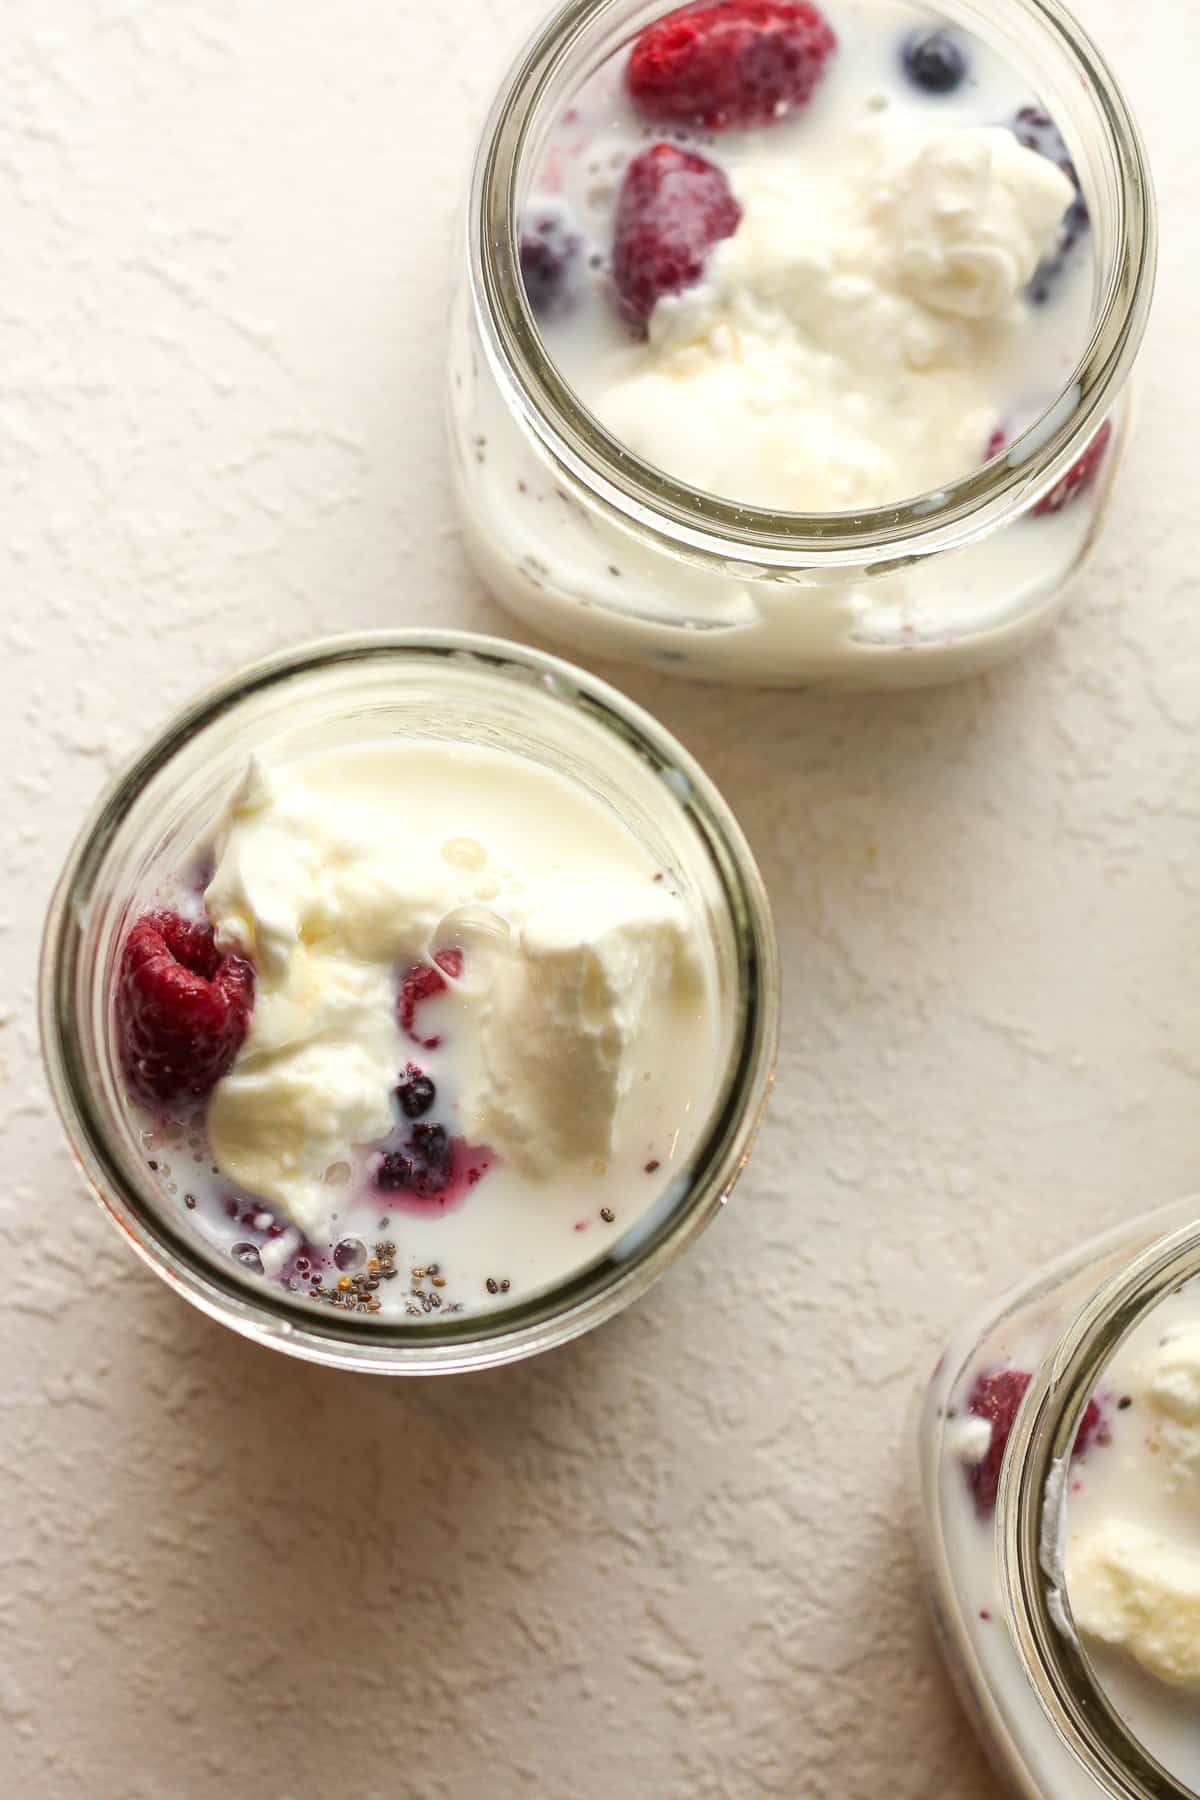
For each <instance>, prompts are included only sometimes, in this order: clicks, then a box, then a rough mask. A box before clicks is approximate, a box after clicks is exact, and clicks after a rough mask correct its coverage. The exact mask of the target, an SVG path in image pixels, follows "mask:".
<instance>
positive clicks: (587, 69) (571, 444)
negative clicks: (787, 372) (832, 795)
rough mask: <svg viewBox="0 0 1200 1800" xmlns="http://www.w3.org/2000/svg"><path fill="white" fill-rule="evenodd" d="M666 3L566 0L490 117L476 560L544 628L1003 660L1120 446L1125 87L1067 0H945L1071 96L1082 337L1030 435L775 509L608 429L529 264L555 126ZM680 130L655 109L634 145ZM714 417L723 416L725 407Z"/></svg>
mask: <svg viewBox="0 0 1200 1800" xmlns="http://www.w3.org/2000/svg"><path fill="white" fill-rule="evenodd" d="M734 4H735V5H736V4H737V0H734ZM673 10H675V9H674V8H671V7H666V6H663V5H662V4H661V3H659V4H649V5H648V4H646V0H573V3H572V4H569V5H567V6H565V7H563V8H562V9H561V10H559V11H558V12H556V13H555V14H554V15H553V16H552V17H551V18H550V19H549V21H548V22H547V23H546V25H545V26H544V27H543V28H542V30H541V31H540V32H539V33H538V34H537V36H536V37H535V38H534V39H533V41H532V42H531V44H530V45H529V46H528V48H527V49H526V51H525V52H524V54H523V55H522V56H521V57H520V59H519V60H518V62H517V64H516V66H515V68H514V69H513V70H512V71H511V73H510V75H509V77H508V79H507V80H506V81H505V83H504V85H503V87H502V89H501V92H500V94H499V96H498V98H497V100H496V102H495V105H494V107H493V110H492V113H491V117H490V119H489V120H488V123H487V126H486V129H485V132H484V135H483V140H482V143H481V146H480V150H479V153H478V158H477V162H476V165H475V171H474V177H473V181H472V185H471V191H470V197H469V202H468V206H467V212H466V229H465V234H464V237H465V241H464V242H463V244H462V249H461V252H460V266H459V276H458V284H457V291H456V294H455V298H454V304H453V313H452V324H451V353H450V365H449V368H450V394H449V402H450V432H451V440H452V457H453V465H454V475H455V482H456V489H457V495H458V501H459V507H460V513H461V518H462V522H463V527H464V531H465V536H466V542H467V546H468V550H469V552H470V554H471V557H472V560H473V561H474V563H475V565H476V567H477V569H478V572H479V574H480V575H481V577H482V579H483V580H484V582H485V583H486V585H487V586H488V587H489V588H490V589H491V590H492V591H493V592H494V593H495V594H496V595H497V597H498V598H499V599H500V600H501V601H502V602H503V603H504V604H505V605H506V606H507V607H508V608H509V609H510V610H511V611H512V612H513V613H514V614H516V615H517V616H518V617H519V618H520V619H522V620H523V621H524V622H525V623H526V624H528V625H529V626H531V627H533V628H534V629H536V630H537V631H539V632H542V633H544V634H546V635H547V636H548V637H550V638H553V639H558V640H561V641H563V642H565V643H566V644H569V645H570V646H571V647H572V648H573V649H574V650H575V651H577V652H584V653H588V654H593V655H597V656H605V657H615V658H619V659H625V660H629V661H637V662H642V663H645V664H648V665H650V666H652V667H659V668H661V669H671V670H674V671H676V672H677V673H679V674H681V675H684V676H689V677H692V678H696V679H702V680H706V681H729V682H740V683H750V684H759V685H773V686H782V685H808V684H819V685H823V686H829V687H839V688H868V689H871V688H875V689H878V688H888V687H905V686H917V685H923V684H928V683H934V682H940V681H945V680H950V679H952V678H956V677H959V676H964V675H969V674H972V673H975V672H977V671H979V670H983V669H986V668H989V667H991V666H993V665H995V664H997V663H999V662H1001V661H1003V660H1004V659H1006V658H1008V657H1010V656H1012V655H1014V654H1015V653H1016V652H1018V651H1020V650H1021V649H1023V648H1024V647H1025V646H1026V645H1028V644H1029V643H1030V642H1031V641H1032V640H1033V639H1035V638H1036V637H1037V636H1038V635H1039V634H1040V633H1041V632H1042V631H1044V630H1045V629H1046V628H1047V627H1048V626H1049V624H1050V623H1051V622H1052V621H1053V619H1054V618H1055V617H1056V615H1057V614H1058V612H1059V610H1060V608H1061V606H1062V604H1063V601H1064V598H1065V596H1066V593H1067V589H1068V586H1069V584H1070V582H1071V578H1072V577H1073V576H1074V575H1075V574H1076V573H1077V571H1078V570H1079V568H1080V566H1081V564H1082V562H1083V560H1084V557H1085V555H1086V553H1087V551H1088V549H1089V547H1090V546H1091V544H1092V542H1093V540H1094V538H1095V536H1096V533H1097V531H1098V529H1099V526H1100V523H1101V519H1102V517H1103V514H1104V512H1105V510H1106V507H1107V503H1108V498H1109V491H1110V487H1111V483H1112V479H1113V476H1114V474H1115V472H1116V469H1117V466H1118V463H1119V460H1120V453H1121V450H1122V448H1123V442H1124V437H1125V432H1126V421H1127V409H1128V396H1127V393H1126V391H1125V390H1126V382H1127V378H1128V376H1129V373H1130V369H1131V367H1132V364H1133V361H1134V358H1135V356H1136V353H1137V350H1138V347H1139V344H1140V341H1141V337H1142V333H1143V329H1144V326H1145V321H1146V315H1147V310H1148V307H1149V304H1150V298H1151V292H1152V287H1153V272H1154V260H1155V222H1154V210H1153V199H1152V194H1151V188H1150V180H1149V174H1148V171H1147V167H1146V162H1145V156H1144V152H1143V147H1142V143H1141V139H1140V136H1139V133H1138V130H1137V128H1136V125H1135V123H1134V121H1133V119H1132V117H1131V116H1130V113H1129V109H1128V107H1127V105H1126V102H1125V100H1124V97H1123V95H1122V93H1121V90H1120V88H1119V87H1118V85H1117V83H1116V81H1115V80H1114V78H1113V76H1112V74H1111V72H1110V71H1109V69H1108V68H1107V66H1106V64H1105V63H1104V61H1103V59H1102V58H1101V56H1100V54H1099V52H1098V51H1097V49H1096V48H1095V46H1094V45H1093V44H1092V43H1091V41H1090V40H1089V38H1088V37H1087V35H1086V34H1085V33H1084V32H1083V31H1082V30H1081V29H1080V27H1079V26H1078V25H1077V24H1076V22H1075V21H1074V19H1073V18H1072V17H1071V15H1070V14H1069V13H1068V12H1066V11H1065V10H1064V8H1062V7H1061V6H1059V5H1058V4H1057V3H1056V0H944V3H943V4H941V5H940V6H939V7H938V9H937V11H938V17H939V19H942V20H944V21H945V22H946V23H947V24H948V25H950V26H952V27H956V28H959V29H961V31H963V32H964V33H970V34H972V37H973V39H974V40H975V41H977V42H978V43H980V44H981V45H983V46H985V47H986V53H987V54H988V55H989V56H994V57H995V58H997V59H1003V63H1004V65H1005V66H1007V67H1009V68H1011V70H1013V71H1015V72H1016V73H1017V74H1018V75H1019V76H1021V77H1022V78H1023V80H1024V79H1027V81H1028V88H1027V94H1028V102H1029V104H1030V105H1036V106H1037V107H1039V108H1041V109H1044V111H1045V112H1046V113H1048V114H1050V115H1052V116H1053V119H1054V121H1055V122H1056V124H1057V126H1058V128H1059V130H1060V131H1061V134H1062V139H1063V140H1065V146H1066V150H1067V151H1068V152H1069V155H1070V158H1071V160H1072V162H1073V164H1074V168H1075V170H1076V171H1077V175H1078V181H1079V183H1080V186H1081V191H1082V193H1083V195H1084V197H1085V199H1086V205H1087V210H1088V213H1089V214H1090V230H1089V239H1090V243H1089V251H1088V254H1089V256H1090V264H1089V267H1090V271H1091V275H1090V280H1091V292H1090V295H1089V296H1088V297H1087V301H1086V305H1085V307H1084V313H1085V315H1086V316H1085V317H1084V320H1083V327H1082V330H1081V333H1080V342H1079V344H1078V350H1077V357H1078V360H1077V361H1076V362H1075V364H1074V367H1073V368H1070V373H1069V378H1068V379H1066V380H1065V381H1063V380H1062V379H1061V376H1056V378H1055V381H1056V385H1055V386H1054V387H1053V388H1052V389H1051V390H1050V391H1051V392H1053V394H1054V396H1055V397H1054V399H1053V401H1052V403H1049V404H1043V405H1041V409H1040V414H1039V416H1037V417H1036V418H1035V419H1034V420H1033V421H1032V422H1030V421H1029V420H1027V419H1023V420H1022V421H1021V422H1020V424H1019V425H1018V426H1017V428H1016V429H1017V430H1018V431H1019V435H1016V436H1012V435H1011V434H1010V441H1007V442H1005V443H1004V444H1003V445H1002V446H1000V447H998V448H997V445H996V444H995V443H992V442H989V441H988V434H987V432H986V431H985V432H984V434H983V439H982V441H981V443H980V446H979V451H978V465H977V466H974V467H970V468H967V469H964V470H962V471H961V472H958V473H957V474H956V478H955V479H953V480H951V481H949V482H947V483H945V484H944V485H941V486H939V487H937V489H936V490H935V491H929V492H926V493H923V494H920V495H914V496H912V497H910V498H906V499H903V500H901V501H900V502H899V503H896V504H888V505H885V506H871V507H867V508H860V509H858V510H844V511H824V512H809V513H805V512H800V511H786V512H785V511H768V510H761V509H759V508H758V507H756V506H755V505H750V504H740V503H738V501H737V500H736V499H730V498H728V497H722V496H720V495H717V494H713V493H709V492H705V491H701V490H700V489H698V488H693V487H689V486H688V485H686V484H685V483H684V482H682V481H680V480H676V479H673V478H672V477H671V476H670V475H668V474H666V473H664V472H663V470H662V469H661V468H659V467H656V466H653V465H652V464H651V463H650V462H648V461H643V460H641V459H640V458H639V456H638V455H635V454H634V453H633V451H632V450H631V449H630V448H629V446H628V445H627V444H625V443H623V442H621V441H619V440H618V438H617V437H616V436H614V435H613V434H612V433H611V432H610V431H609V430H607V429H606V428H605V426H604V425H603V424H602V423H601V422H600V420H599V419H598V418H597V417H596V416H594V414H593V413H592V412H590V411H588V410H587V408H586V407H585V406H584V404H583V403H582V402H581V400H580V398H579V396H578V394H577V392H576V391H575V389H574V388H573V387H572V386H571V384H570V383H569V381H568V380H567V379H566V378H565V377H564V374H563V372H562V370H561V368H560V367H559V365H558V363H557V361H556V359H555V357H554V356H553V355H552V354H551V353H550V351H549V349H548V348H547V341H546V339H544V337H543V334H542V332H541V331H540V330H539V325H538V321H537V319H536V318H535V316H534V313H533V312H532V311H531V308H530V304H529V299H528V296H527V293H526V287H525V283H524V282H523V280H522V276H521V265H520V256H519V241H520V233H521V229H522V220H523V219H524V218H525V217H526V214H527V209H528V207H529V206H530V203H531V197H532V196H533V195H534V194H535V192H536V189H537V186H538V182H539V180H540V179H541V171H542V170H543V169H544V167H545V166H546V165H545V159H546V156H547V149H548V146H549V145H551V144H552V142H553V138H554V134H555V132H556V130H559V129H561V125H562V121H563V120H564V118H567V119H569V118H571V117H572V116H573V115H572V108H573V107H574V106H575V104H576V101H577V99H578V96H579V95H580V93H581V91H583V92H586V91H587V89H588V84H589V83H590V82H594V81H595V80H597V79H598V78H599V79H605V78H606V77H605V71H606V70H611V69H612V68H620V67H621V66H623V65H624V63H625V61H626V59H627V58H628V56H629V53H630V47H631V45H632V44H633V43H634V42H635V41H636V40H637V38H638V36H639V34H640V33H642V32H643V31H644V30H645V29H646V27H647V26H648V25H651V24H652V23H653V22H654V21H656V20H658V19H660V18H661V17H662V16H663V15H664V14H666V13H668V12H670V11H673ZM894 10H895V9H894V8H893V11H894ZM823 11H825V12H826V13H827V14H828V17H829V20H830V23H831V24H832V25H833V26H834V27H835V28H837V29H838V30H839V35H841V34H842V31H843V29H845V30H846V31H847V32H849V26H850V24H852V23H853V20H852V19H851V18H850V15H855V16H857V15H859V14H863V13H869V11H870V7H869V5H868V4H867V0H841V3H840V4H839V0H831V3H830V4H829V5H828V6H827V7H824V8H823ZM843 14H845V15H847V21H848V22H847V21H844V20H843V18H842V15H843ZM914 16H916V15H914ZM923 16H925V17H926V18H927V17H928V15H927V14H926V15H923ZM838 54H839V55H840V54H842V51H841V50H839V52H838ZM847 54H848V52H847ZM830 66H831V68H832V67H833V64H831V65H830ZM829 79H833V77H832V76H831V77H829ZM838 79H839V80H844V79H846V77H845V76H844V75H839V76H838ZM1023 91H1024V90H1023ZM818 98H819V96H818ZM997 122H999V121H997ZM791 128H792V127H791V126H789V127H788V129H791ZM774 129H775V128H774V127H773V126H771V127H767V128H766V130H765V132H764V133H760V134H759V135H760V136H763V135H766V132H769V131H772V130H774ZM677 135H678V134H676V133H673V132H671V131H670V130H667V129H661V130H657V129H651V130H649V131H648V132H647V133H646V134H645V135H644V136H643V137H642V138H641V139H639V140H637V142H635V144H634V148H637V147H638V145H639V144H640V145H642V146H643V147H644V144H645V143H646V142H649V141H652V140H653V139H655V138H659V137H662V138H666V139H668V140H670V139H672V138H674V137H675V136H677ZM711 142H712V140H711V139H707V140H706V139H704V138H703V136H701V137H700V138H699V139H698V141H697V144H696V145H695V146H690V145H689V148H691V147H696V148H699V149H700V150H701V151H703V150H704V148H705V145H706V143H711ZM714 154H715V152H714ZM608 180H609V181H610V183H611V181H612V176H611V175H609V177H608ZM591 260H593V261H599V260H600V259H599V258H598V257H593V258H592V259H591ZM600 279H601V280H603V276H601V277H600ZM1031 291H1032V290H1031ZM661 304H662V303H661V302H660V306H661ZM1075 354H1076V352H1075V350H1074V349H1073V351H1072V355H1073V356H1074V355H1075ZM1067 367H1070V365H1069V364H1068V365H1067ZM704 429H706V430H711V431H712V432H713V433H716V434H719V433H720V432H721V430H722V421H721V418H720V417H719V416H716V417H713V418H712V420H711V423H710V424H708V423H706V425H705V427H704ZM1101 432H1103V433H1104V434H1105V435H1104V442H1103V444H1101V445H1100V446H1099V449H1098V451H1097V453H1095V455H1094V460H1095V462H1096V468H1095V470H1094V472H1093V477H1092V479H1091V480H1090V481H1089V483H1088V484H1087V491H1086V493H1084V492H1080V493H1079V494H1077V495H1074V496H1073V498H1072V503H1071V504H1070V505H1067V506H1063V507H1062V508H1061V510H1060V509H1059V508H1058V506H1057V504H1056V503H1054V502H1053V500H1052V496H1053V494H1054V490H1055V489H1056V488H1057V487H1058V484H1060V483H1061V482H1062V481H1063V480H1064V477H1066V476H1067V475H1068V472H1069V471H1071V470H1072V469H1073V468H1074V467H1075V466H1076V465H1077V464H1078V462H1079V459H1080V458H1081V456H1083V455H1084V454H1085V453H1086V452H1087V451H1088V450H1089V446H1092V445H1093V444H1094V443H1095V442H1096V440H1097V438H1098V435H1099V434H1100V433H1101ZM1104 450H1106V451H1107V453H1106V454H1103V456H1102V460H1101V455H1100V452H1103V451H1104ZM993 452H994V453H993Z"/></svg>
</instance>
